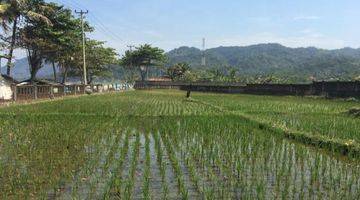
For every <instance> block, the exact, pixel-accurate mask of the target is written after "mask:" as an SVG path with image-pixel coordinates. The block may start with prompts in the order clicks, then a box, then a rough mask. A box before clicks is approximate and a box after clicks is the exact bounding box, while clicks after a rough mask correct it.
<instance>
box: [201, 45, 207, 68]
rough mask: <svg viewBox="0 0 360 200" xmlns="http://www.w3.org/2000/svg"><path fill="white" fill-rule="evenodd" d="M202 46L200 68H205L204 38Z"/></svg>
mask: <svg viewBox="0 0 360 200" xmlns="http://www.w3.org/2000/svg"><path fill="white" fill-rule="evenodd" d="M202 42H203V44H202V57H201V66H203V67H205V65H206V57H205V38H203V41H202Z"/></svg>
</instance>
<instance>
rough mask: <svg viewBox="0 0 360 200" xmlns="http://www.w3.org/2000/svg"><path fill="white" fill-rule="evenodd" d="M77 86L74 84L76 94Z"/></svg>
mask: <svg viewBox="0 0 360 200" xmlns="http://www.w3.org/2000/svg"><path fill="white" fill-rule="evenodd" d="M76 90H77V86H76V85H74V95H76Z"/></svg>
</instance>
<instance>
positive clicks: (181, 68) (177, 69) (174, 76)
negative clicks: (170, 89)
mask: <svg viewBox="0 0 360 200" xmlns="http://www.w3.org/2000/svg"><path fill="white" fill-rule="evenodd" d="M188 71H190V66H189V65H188V64H187V63H177V64H175V65H174V66H172V67H169V68H168V69H167V75H168V76H169V77H170V78H171V80H173V81H174V80H181V79H183V78H184V76H185V74H186V72H188Z"/></svg>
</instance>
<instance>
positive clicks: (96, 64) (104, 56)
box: [79, 40, 117, 83]
mask: <svg viewBox="0 0 360 200" xmlns="http://www.w3.org/2000/svg"><path fill="white" fill-rule="evenodd" d="M104 44H105V42H100V41H96V40H88V41H87V42H86V51H87V52H86V55H87V76H88V77H87V79H88V80H89V83H92V82H93V80H94V78H96V77H109V76H110V75H111V73H110V71H109V67H110V65H112V64H115V63H116V62H117V59H116V56H117V53H116V52H115V49H113V48H107V47H104ZM79 69H80V71H82V67H79Z"/></svg>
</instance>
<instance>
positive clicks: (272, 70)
mask: <svg viewBox="0 0 360 200" xmlns="http://www.w3.org/2000/svg"><path fill="white" fill-rule="evenodd" d="M205 54H206V58H207V66H206V68H214V67H215V68H219V69H222V68H224V67H226V66H232V67H234V68H236V69H238V73H240V74H243V75H259V74H272V75H280V76H287V75H290V76H298V77H304V79H308V78H309V77H316V78H318V79H320V78H325V79H329V78H338V77H342V78H345V77H351V78H353V77H357V76H359V75H360V49H352V48H344V49H338V50H323V49H317V48H314V47H308V48H288V47H285V46H282V45H280V44H259V45H252V46H245V47H218V48H213V49H208V50H206V52H205ZM167 55H168V58H169V63H168V64H169V65H172V64H174V63H178V62H187V63H189V64H190V65H191V66H192V67H193V68H201V67H200V63H201V51H200V50H199V49H197V48H193V47H191V48H190V47H180V48H177V49H174V50H172V51H170V52H168V53H167Z"/></svg>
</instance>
